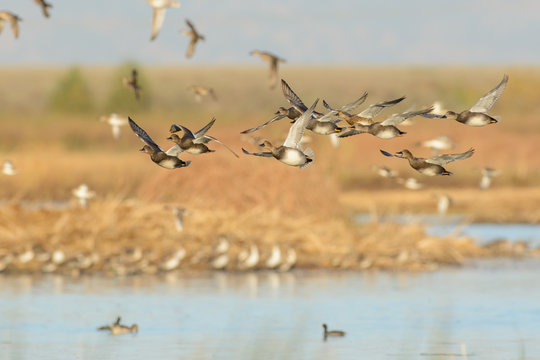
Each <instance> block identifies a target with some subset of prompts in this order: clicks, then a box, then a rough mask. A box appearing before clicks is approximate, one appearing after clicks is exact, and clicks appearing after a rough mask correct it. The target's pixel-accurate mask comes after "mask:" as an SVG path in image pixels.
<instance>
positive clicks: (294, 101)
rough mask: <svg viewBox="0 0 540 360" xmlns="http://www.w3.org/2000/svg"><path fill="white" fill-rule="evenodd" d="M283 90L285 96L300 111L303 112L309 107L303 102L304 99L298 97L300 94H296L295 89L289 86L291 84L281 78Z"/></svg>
mask: <svg viewBox="0 0 540 360" xmlns="http://www.w3.org/2000/svg"><path fill="white" fill-rule="evenodd" d="M281 91H283V95H284V96H285V99H287V101H288V102H289V103H290V104H291V105H292V106H294V108H295V109H296V110H298V111H300V112H301V113H303V112H304V111H306V110H307V109H308V108H307V106H306V105H304V103H303V102H302V100H300V98H299V97H298V95H296V94H295V93H294V91H292V89H291V87H290V86H289V84H287V82H286V81H285V80H283V79H281Z"/></svg>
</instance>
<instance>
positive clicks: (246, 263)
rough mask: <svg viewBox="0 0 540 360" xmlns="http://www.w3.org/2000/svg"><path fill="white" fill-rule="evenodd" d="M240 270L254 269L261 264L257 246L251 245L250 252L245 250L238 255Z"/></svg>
mask: <svg viewBox="0 0 540 360" xmlns="http://www.w3.org/2000/svg"><path fill="white" fill-rule="evenodd" d="M238 261H239V268H240V269H242V270H249V269H253V268H254V267H255V266H257V264H258V263H259V249H258V248H257V245H255V244H251V246H250V247H249V252H248V251H246V250H244V251H243V252H242V253H240V255H238Z"/></svg>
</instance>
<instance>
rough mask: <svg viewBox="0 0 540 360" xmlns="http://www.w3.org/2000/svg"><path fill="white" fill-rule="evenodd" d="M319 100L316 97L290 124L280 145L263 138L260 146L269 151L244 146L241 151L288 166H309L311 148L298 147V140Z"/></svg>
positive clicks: (311, 154) (312, 155)
mask: <svg viewBox="0 0 540 360" xmlns="http://www.w3.org/2000/svg"><path fill="white" fill-rule="evenodd" d="M318 102H319V100H318V99H317V100H316V101H315V102H314V103H313V105H311V107H310V108H309V109H307V110H306V111H305V112H304V113H303V114H302V115H301V116H300V117H299V118H298V119H297V120H296V121H295V122H294V124H293V125H292V126H291V128H290V129H289V134H288V135H287V138H286V139H285V141H284V142H283V145H281V146H274V145H272V143H271V142H269V141H268V140H264V141H263V143H262V144H261V146H264V147H266V148H268V149H269V150H270V151H267V152H259V153H250V152H248V151H247V150H245V149H244V148H242V151H243V152H244V154H247V155H255V156H262V157H274V158H276V159H277V160H279V161H281V162H282V163H284V164H287V165H290V166H297V167H299V168H301V169H305V168H307V167H309V166H310V165H311V164H312V162H313V159H314V154H313V150H311V148H307V149H306V150H302V149H300V147H299V145H300V141H301V140H302V136H303V135H304V131H305V130H306V126H307V124H308V122H309V120H310V119H311V116H312V115H313V109H315V106H317V103H318Z"/></svg>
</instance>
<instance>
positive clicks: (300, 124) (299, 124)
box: [283, 99, 319, 149]
mask: <svg viewBox="0 0 540 360" xmlns="http://www.w3.org/2000/svg"><path fill="white" fill-rule="evenodd" d="M318 102H319V99H317V100H315V102H314V103H313V105H311V107H310V108H309V109H307V110H306V111H304V113H303V114H302V115H301V116H300V117H299V118H298V119H296V121H295V122H294V124H293V125H292V126H291V128H290V129H289V134H288V135H287V139H285V142H284V143H283V146H285V147H290V148H293V149H296V148H298V144H299V143H300V140H302V136H304V131H305V130H306V126H307V125H308V123H309V120H310V119H311V115H313V109H315V106H317V103H318Z"/></svg>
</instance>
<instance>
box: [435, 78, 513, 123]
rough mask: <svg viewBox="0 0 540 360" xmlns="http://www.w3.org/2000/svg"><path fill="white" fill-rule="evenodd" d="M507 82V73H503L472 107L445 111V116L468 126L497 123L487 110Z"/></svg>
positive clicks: (500, 93) (499, 95)
mask: <svg viewBox="0 0 540 360" xmlns="http://www.w3.org/2000/svg"><path fill="white" fill-rule="evenodd" d="M507 82H508V75H504V76H503V79H502V80H501V82H500V83H499V85H497V86H496V87H495V88H494V89H493V90H491V91H489V92H488V93H487V94H486V95H484V96H482V97H481V98H480V100H478V102H477V103H476V104H474V106H473V107H472V108H470V109H469V110H464V111H462V112H460V113H456V112H454V111H447V112H446V116H447V117H452V118H454V119H455V120H456V121H457V122H460V123H462V124H465V125H469V126H486V125H489V124H495V123H497V122H498V119H497V118H496V117H492V116H490V115H488V114H487V112H488V110H489V109H491V108H492V107H493V105H494V104H495V102H496V101H497V99H498V98H499V97H501V95H502V93H503V91H504V89H505V87H506V83H507Z"/></svg>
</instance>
